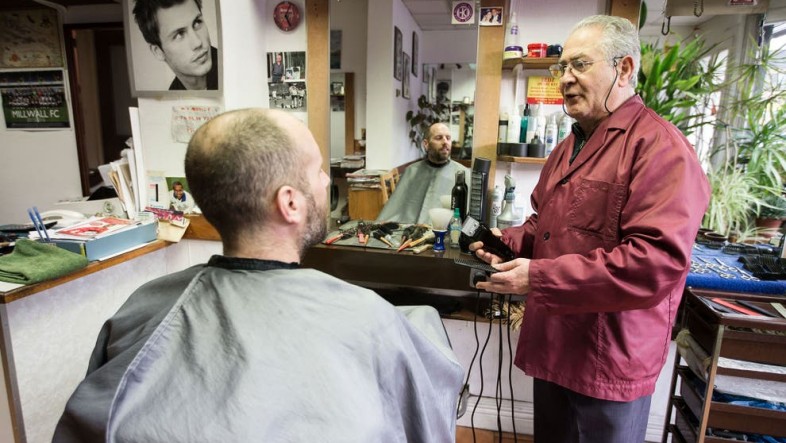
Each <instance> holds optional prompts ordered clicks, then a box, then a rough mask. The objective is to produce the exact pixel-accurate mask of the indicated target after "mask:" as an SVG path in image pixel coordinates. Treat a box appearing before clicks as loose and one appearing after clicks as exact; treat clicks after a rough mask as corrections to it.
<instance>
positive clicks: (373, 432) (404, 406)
mask: <svg viewBox="0 0 786 443" xmlns="http://www.w3.org/2000/svg"><path fill="white" fill-rule="evenodd" d="M185 170H186V176H187V178H188V181H189V184H190V188H191V192H192V193H193V196H194V198H195V199H196V202H197V204H198V205H199V207H200V208H201V209H202V211H203V212H204V215H205V217H206V218H207V220H208V221H210V223H211V224H212V225H213V226H215V227H216V229H217V230H218V231H219V233H220V234H221V239H222V242H223V246H224V255H220V256H219V255H217V256H213V257H212V258H211V259H210V261H209V262H208V263H207V264H205V265H197V266H194V267H192V268H189V269H186V270H184V271H181V272H178V273H175V274H171V275H167V276H164V277H161V278H158V279H156V280H153V281H152V282H149V283H147V284H145V285H143V286H142V287H141V288H139V289H138V290H137V291H135V292H134V293H133V294H132V295H131V297H130V298H129V299H128V301H127V302H126V303H125V304H124V305H123V306H122V307H121V308H120V310H119V311H118V312H117V314H115V316H114V317H112V318H111V319H109V320H108V321H107V322H106V324H105V325H104V327H103V329H102V330H101V333H100V335H99V338H98V343H97V344H96V347H95V350H94V351H93V355H92V357H91V359H90V363H89V367H88V374H87V377H86V378H85V380H84V381H83V382H82V383H81V384H80V385H79V386H78V387H77V389H76V391H75V392H74V394H73V396H72V397H71V399H70V400H69V401H68V404H67V405H66V409H65V413H64V414H63V416H62V418H61V419H60V422H59V423H58V425H57V429H56V431H55V436H54V441H55V442H77V441H79V442H86V441H111V442H114V441H134V442H181V441H182V442H192V441H211V442H219V441H221V442H247V441H270V442H295V441H302V442H309V441H331V442H335V441H341V442H375V441H395V442H407V441H419V442H449V441H454V439H455V423H456V405H457V400H458V393H459V390H460V388H461V384H462V376H463V370H462V368H461V367H460V365H459V364H458V362H457V360H456V358H455V355H453V353H452V351H451V350H450V347H449V345H448V343H447V337H446V336H445V335H444V329H442V326H441V323H438V324H437V328H438V329H439V331H438V332H441V333H442V336H441V337H440V338H441V340H437V339H435V338H436V337H437V336H439V334H435V333H434V331H435V330H434V329H432V330H428V329H427V328H423V329H422V330H421V329H418V328H416V327H415V326H414V325H413V323H411V322H410V321H409V320H407V318H406V317H405V316H404V315H403V314H402V312H403V311H404V310H399V309H396V308H394V307H393V306H392V305H390V304H388V303H387V302H386V301H384V300H383V299H382V298H380V297H379V296H378V295H376V294H375V293H373V292H371V291H369V290H366V289H363V288H360V287H357V286H354V285H351V284H349V283H346V282H344V281H341V280H338V279H336V278H333V277H331V276H329V275H326V274H323V273H321V272H318V271H315V270H313V269H302V268H300V267H299V265H298V263H299V262H300V261H301V259H302V257H303V254H304V253H305V251H306V250H307V249H308V248H309V247H310V246H312V245H314V244H316V243H318V242H319V241H321V240H322V239H323V238H324V236H325V231H326V226H325V219H326V215H327V212H326V211H327V192H326V191H327V190H326V186H327V184H328V176H327V175H326V174H325V172H324V171H323V170H322V158H321V155H320V152H319V148H318V147H317V144H316V142H315V141H314V138H313V137H312V135H311V133H310V132H309V130H308V128H306V126H304V125H303V124H302V123H301V122H300V121H298V120H297V119H296V118H294V117H292V116H291V115H289V114H287V113H284V112H281V111H274V110H256V109H254V110H240V111H233V112H228V113H225V114H223V115H220V116H218V117H216V118H214V119H213V120H211V121H209V122H208V123H206V124H205V125H203V126H202V127H201V128H200V129H199V130H198V131H197V132H196V134H194V136H193V138H192V140H191V142H190V143H189V145H188V151H187V153H186V160H185ZM241 188H244V189H246V188H250V190H251V191H252V192H236V190H237V189H241ZM226 208H231V210H227V209H226ZM424 309H427V310H428V312H426V314H428V315H430V316H431V317H430V318H432V319H434V318H436V321H437V322H439V321H440V320H439V318H438V317H434V316H435V315H436V312H435V311H433V310H432V309H431V308H424ZM409 312H411V311H409ZM422 317H423V311H422V310H421V312H419V313H417V314H414V315H413V318H422Z"/></svg>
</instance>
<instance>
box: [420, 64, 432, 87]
mask: <svg viewBox="0 0 786 443" xmlns="http://www.w3.org/2000/svg"><path fill="white" fill-rule="evenodd" d="M429 72H431V70H430V69H429V67H428V65H427V64H425V63H423V75H422V76H421V77H422V79H423V83H426V84H428V78H429Z"/></svg>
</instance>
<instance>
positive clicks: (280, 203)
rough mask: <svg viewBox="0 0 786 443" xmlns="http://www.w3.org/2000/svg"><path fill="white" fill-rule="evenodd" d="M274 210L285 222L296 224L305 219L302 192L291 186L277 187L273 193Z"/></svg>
mask: <svg viewBox="0 0 786 443" xmlns="http://www.w3.org/2000/svg"><path fill="white" fill-rule="evenodd" d="M274 203H275V205H276V210H277V211H278V213H279V214H280V215H281V218H282V219H284V220H285V221H286V222H287V223H294V224H297V223H299V222H301V221H303V220H305V217H306V214H305V204H304V203H305V201H304V199H303V198H302V193H301V192H300V191H298V190H297V189H295V188H293V187H292V186H288V185H285V186H282V187H280V188H278V190H277V191H276V195H275V201H274Z"/></svg>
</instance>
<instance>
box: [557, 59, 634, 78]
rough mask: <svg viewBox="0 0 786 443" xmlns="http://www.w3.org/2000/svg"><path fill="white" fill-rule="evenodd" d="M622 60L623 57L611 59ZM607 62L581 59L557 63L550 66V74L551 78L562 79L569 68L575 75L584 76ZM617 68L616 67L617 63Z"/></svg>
mask: <svg viewBox="0 0 786 443" xmlns="http://www.w3.org/2000/svg"><path fill="white" fill-rule="evenodd" d="M621 58H622V57H614V58H611V59H610V60H612V61H615V62H616V61H617V60H619V59H621ZM606 60H607V59H603V60H590V61H588V60H580V59H576V60H571V61H569V62H567V63H557V64H554V65H551V66H549V72H550V73H551V76H552V77H554V78H562V76H563V75H565V71H567V70H568V68H570V70H571V71H573V73H574V75H575V74H583V73H585V72H587V71H589V69H590V68H591V67H592V65H594V64H595V63H598V62H602V61H606ZM615 66H616V63H615Z"/></svg>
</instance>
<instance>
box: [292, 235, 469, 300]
mask: <svg viewBox="0 0 786 443" xmlns="http://www.w3.org/2000/svg"><path fill="white" fill-rule="evenodd" d="M460 256H461V257H464V258H469V257H470V256H469V255H467V254H461V252H460V251H459V250H458V249H453V248H450V247H448V248H447V249H446V251H445V252H444V253H443V254H440V255H436V254H434V251H432V250H431V249H428V250H426V251H423V252H422V253H420V254H413V253H412V252H400V253H397V252H396V251H395V250H392V249H390V250H386V249H377V248H361V247H351V246H327V245H318V246H315V247H313V248H311V249H309V250H308V252H307V253H306V257H305V259H304V260H303V266H306V267H309V268H314V269H317V270H320V271H322V272H325V273H327V274H330V275H332V276H334V277H337V278H340V279H342V280H346V281H348V282H350V283H354V284H356V285H358V286H363V287H366V288H370V289H407V290H412V291H417V292H420V293H433V294H439V295H450V296H467V295H469V296H472V295H476V294H477V291H475V290H474V289H472V288H471V287H470V286H469V274H470V272H469V271H470V268H468V267H466V266H460V265H457V264H455V263H454V262H453V259H454V258H457V257H460Z"/></svg>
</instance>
